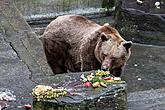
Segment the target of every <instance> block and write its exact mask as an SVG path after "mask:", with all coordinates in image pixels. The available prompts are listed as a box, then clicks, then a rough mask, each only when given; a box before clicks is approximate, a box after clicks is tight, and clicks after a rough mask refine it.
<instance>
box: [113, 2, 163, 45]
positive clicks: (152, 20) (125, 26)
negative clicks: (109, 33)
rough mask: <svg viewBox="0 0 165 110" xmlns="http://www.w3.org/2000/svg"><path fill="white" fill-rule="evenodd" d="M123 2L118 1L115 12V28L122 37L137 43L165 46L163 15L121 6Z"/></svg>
mask: <svg viewBox="0 0 165 110" xmlns="http://www.w3.org/2000/svg"><path fill="white" fill-rule="evenodd" d="M124 2H125V1H121V0H118V2H117V3H116V11H115V12H116V14H115V19H116V22H117V23H116V27H117V29H118V31H119V32H120V33H121V34H122V36H124V37H125V38H126V39H128V40H132V41H134V42H138V43H146V44H156V45H165V37H164V36H165V18H164V14H153V13H152V12H151V13H145V12H144V10H143V9H141V10H140V8H138V9H136V7H135V8H133V7H131V8H128V7H129V5H128V6H127V5H123V3H124ZM142 10H143V11H142Z"/></svg>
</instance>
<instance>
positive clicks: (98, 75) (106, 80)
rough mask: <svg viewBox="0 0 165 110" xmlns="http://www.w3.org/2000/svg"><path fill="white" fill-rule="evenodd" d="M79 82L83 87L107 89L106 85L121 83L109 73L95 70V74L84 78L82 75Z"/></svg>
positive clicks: (118, 78) (119, 79)
mask: <svg viewBox="0 0 165 110" xmlns="http://www.w3.org/2000/svg"><path fill="white" fill-rule="evenodd" d="M80 77H81V80H82V82H83V83H84V86H85V87H93V88H98V87H107V84H113V83H118V82H121V78H120V77H114V76H113V75H112V74H110V72H109V71H102V70H97V71H96V72H95V73H90V74H89V75H87V76H86V77H85V75H84V74H82V75H81V76H80Z"/></svg>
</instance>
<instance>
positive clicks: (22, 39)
mask: <svg viewBox="0 0 165 110" xmlns="http://www.w3.org/2000/svg"><path fill="white" fill-rule="evenodd" d="M0 19H1V21H0V31H1V33H2V34H3V36H4V39H5V40H6V41H7V42H9V43H10V45H11V46H12V48H13V49H15V51H16V52H17V54H18V56H19V57H20V59H22V60H23V62H25V63H26V64H27V66H28V68H29V70H30V71H31V72H32V73H35V74H37V73H38V74H52V71H51V70H50V67H49V66H48V64H47V62H46V58H45V55H44V52H43V48H42V43H41V42H40V41H39V40H38V39H37V37H36V35H35V34H34V33H33V32H32V30H31V28H30V26H29V25H28V24H27V23H26V21H25V20H24V18H23V16H22V15H21V14H20V12H19V11H18V10H17V9H16V7H15V6H14V5H13V3H12V0H1V1H0Z"/></svg>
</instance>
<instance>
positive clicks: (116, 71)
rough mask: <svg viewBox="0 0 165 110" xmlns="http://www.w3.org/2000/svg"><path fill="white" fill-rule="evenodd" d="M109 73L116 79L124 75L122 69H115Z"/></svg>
mask: <svg viewBox="0 0 165 110" xmlns="http://www.w3.org/2000/svg"><path fill="white" fill-rule="evenodd" d="M109 72H110V73H111V74H112V75H113V76H115V77H120V76H121V73H122V69H121V68H120V67H119V68H113V69H110V70H109Z"/></svg>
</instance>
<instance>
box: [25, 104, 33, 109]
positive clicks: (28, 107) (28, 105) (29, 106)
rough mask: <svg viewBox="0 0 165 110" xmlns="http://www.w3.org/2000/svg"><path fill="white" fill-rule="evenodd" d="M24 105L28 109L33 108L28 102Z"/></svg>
mask: <svg viewBox="0 0 165 110" xmlns="http://www.w3.org/2000/svg"><path fill="white" fill-rule="evenodd" d="M23 107H24V108H26V109H31V108H32V106H31V105H30V104H26V105H24V106H23Z"/></svg>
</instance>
